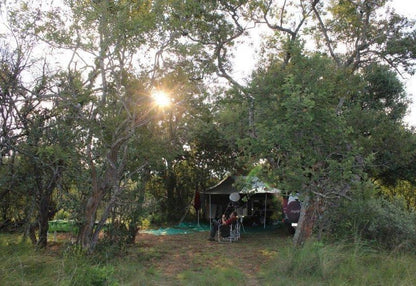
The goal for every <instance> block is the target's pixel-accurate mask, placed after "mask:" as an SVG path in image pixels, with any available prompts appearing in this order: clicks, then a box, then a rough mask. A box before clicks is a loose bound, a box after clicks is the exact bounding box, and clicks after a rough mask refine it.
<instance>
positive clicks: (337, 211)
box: [327, 195, 416, 252]
mask: <svg viewBox="0 0 416 286" xmlns="http://www.w3.org/2000/svg"><path fill="white" fill-rule="evenodd" d="M327 215H328V216H329V217H331V219H330V223H329V225H327V231H328V233H331V235H330V236H328V238H330V239H331V237H332V239H337V240H350V241H354V240H359V241H365V242H367V243H369V244H374V245H375V246H377V247H380V248H382V249H388V250H394V251H400V252H401V251H404V252H408V251H410V252H412V251H413V250H414V247H415V245H416V239H415V237H416V236H415V235H416V223H415V221H416V213H415V212H414V210H409V209H408V208H407V206H406V203H405V202H404V201H403V200H402V199H393V200H391V201H390V200H386V199H383V198H374V197H372V198H371V197H370V198H365V197H364V196H363V195H356V196H355V197H353V199H352V200H351V201H344V202H343V203H342V204H341V205H340V206H338V207H336V208H334V209H331V210H328V213H327Z"/></svg>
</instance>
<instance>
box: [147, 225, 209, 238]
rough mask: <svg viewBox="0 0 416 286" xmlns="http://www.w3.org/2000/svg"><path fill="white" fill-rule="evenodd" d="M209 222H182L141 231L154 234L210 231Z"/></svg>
mask: <svg viewBox="0 0 416 286" xmlns="http://www.w3.org/2000/svg"><path fill="white" fill-rule="evenodd" d="M208 230H209V225H208V224H196V223H180V224H178V225H177V226H173V227H166V228H159V229H147V230H141V231H140V233H148V234H153V235H175V234H189V233H194V232H199V231H208Z"/></svg>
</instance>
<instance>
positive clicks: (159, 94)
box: [152, 90, 171, 107]
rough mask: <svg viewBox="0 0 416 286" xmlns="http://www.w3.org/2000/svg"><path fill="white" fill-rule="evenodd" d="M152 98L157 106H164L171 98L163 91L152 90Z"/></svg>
mask: <svg viewBox="0 0 416 286" xmlns="http://www.w3.org/2000/svg"><path fill="white" fill-rule="evenodd" d="M152 97H153V100H154V101H155V103H156V105H157V106H159V107H166V106H169V105H170V104H171V99H170V97H169V95H168V94H167V93H166V92H164V91H160V90H158V91H154V92H153V93H152Z"/></svg>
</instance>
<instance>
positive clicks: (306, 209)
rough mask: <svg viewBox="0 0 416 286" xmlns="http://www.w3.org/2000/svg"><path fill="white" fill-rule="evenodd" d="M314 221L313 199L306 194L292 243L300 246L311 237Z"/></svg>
mask: <svg viewBox="0 0 416 286" xmlns="http://www.w3.org/2000/svg"><path fill="white" fill-rule="evenodd" d="M315 222H316V212H315V199H314V197H311V196H310V195H307V196H306V197H305V199H304V201H303V202H302V209H301V212H300V217H299V222H298V227H297V228H296V232H295V236H294V237H293V244H294V245H295V246H302V245H303V244H304V243H305V241H306V240H307V239H308V238H310V237H311V235H312V231H313V228H314V225H315Z"/></svg>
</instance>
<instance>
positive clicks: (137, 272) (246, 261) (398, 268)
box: [0, 230, 416, 286]
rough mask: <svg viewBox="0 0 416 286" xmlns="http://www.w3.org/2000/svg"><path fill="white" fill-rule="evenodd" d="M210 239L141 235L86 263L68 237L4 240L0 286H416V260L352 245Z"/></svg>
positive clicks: (280, 236)
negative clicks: (39, 244) (42, 242)
mask: <svg viewBox="0 0 416 286" xmlns="http://www.w3.org/2000/svg"><path fill="white" fill-rule="evenodd" d="M207 236H208V233H207V232H200V233H192V234H187V235H172V236H154V235H150V234H140V235H139V236H138V238H137V242H136V244H135V245H133V246H131V247H128V248H127V249H126V250H125V251H123V252H117V251H115V250H114V248H112V247H111V246H106V247H103V248H102V249H101V250H100V252H99V253H98V254H96V255H94V256H84V255H82V254H81V253H80V251H78V250H77V249H76V248H74V247H73V246H70V244H69V243H68V241H65V240H64V239H63V238H60V239H59V240H58V241H57V242H53V241H51V242H50V243H49V247H48V248H47V249H46V250H35V249H34V248H33V247H32V246H31V245H30V244H28V243H26V242H21V239H20V237H18V236H17V235H10V234H0V285H366V286H369V285H416V276H415V275H414V273H416V255H415V254H406V253H386V252H381V253H379V252H376V251H374V250H373V249H371V248H369V247H366V246H365V245H359V244H355V245H348V244H346V243H339V244H328V245H326V244H323V243H316V242H310V243H307V244H306V245H305V246H304V247H303V248H299V249H296V248H293V247H292V245H291V238H290V237H289V236H288V235H287V234H286V233H285V232H283V231H282V230H275V231H273V232H268V233H267V232H262V233H245V234H243V236H242V238H241V240H240V241H238V242H235V243H231V244H220V243H216V242H209V241H207Z"/></svg>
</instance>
